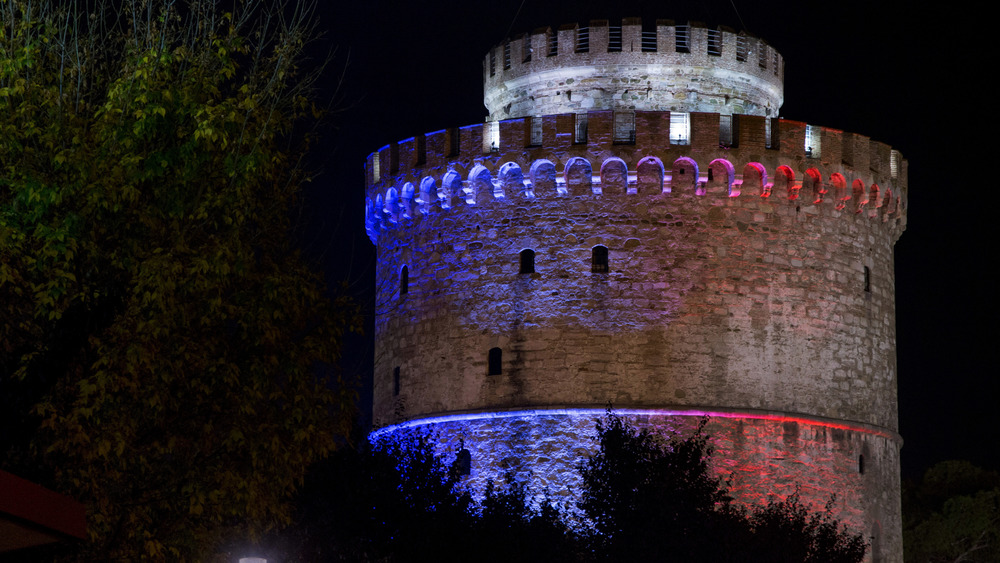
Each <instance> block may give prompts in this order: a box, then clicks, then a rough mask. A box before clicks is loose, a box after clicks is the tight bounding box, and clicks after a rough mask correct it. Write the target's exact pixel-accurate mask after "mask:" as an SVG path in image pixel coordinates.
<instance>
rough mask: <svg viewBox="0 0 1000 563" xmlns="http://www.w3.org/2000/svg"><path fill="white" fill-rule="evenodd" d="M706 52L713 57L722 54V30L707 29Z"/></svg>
mask: <svg viewBox="0 0 1000 563" xmlns="http://www.w3.org/2000/svg"><path fill="white" fill-rule="evenodd" d="M708 54H709V55H712V56H713V57H721V56H722V32H721V31H719V30H718V29H710V30H708Z"/></svg>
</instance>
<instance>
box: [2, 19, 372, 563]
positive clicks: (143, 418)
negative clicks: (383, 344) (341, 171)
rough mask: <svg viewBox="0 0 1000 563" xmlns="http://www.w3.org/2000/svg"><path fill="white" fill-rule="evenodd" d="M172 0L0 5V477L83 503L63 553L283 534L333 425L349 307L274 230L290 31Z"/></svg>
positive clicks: (351, 318) (294, 145)
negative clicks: (0, 402) (82, 520)
mask: <svg viewBox="0 0 1000 563" xmlns="http://www.w3.org/2000/svg"><path fill="white" fill-rule="evenodd" d="M172 5H173V3H172V2H156V1H151V2H141V3H140V2H122V3H120V4H116V3H110V4H103V3H102V4H99V5H98V6H99V7H100V8H103V11H98V12H95V13H93V14H90V13H85V12H84V11H83V9H84V8H85V7H87V6H91V7H92V4H90V3H83V2H79V3H77V2H69V3H65V2H64V3H54V2H46V1H41V2H25V1H21V0H3V1H2V2H0V318H2V321H3V322H2V323H0V376H2V380H0V385H3V386H4V387H3V388H2V389H0V391H2V392H5V393H11V392H13V393H14V394H15V395H17V396H18V398H17V399H11V398H7V399H5V400H6V401H8V403H9V405H8V406H12V407H16V409H15V410H18V411H19V413H18V415H17V418H16V421H15V422H16V424H18V425H20V429H21V430H25V431H26V432H27V434H28V435H30V436H31V437H32V442H31V448H30V449H29V448H27V447H26V446H25V445H24V444H19V443H17V442H16V440H14V441H8V443H5V444H3V446H4V447H5V449H6V451H5V452H4V454H5V458H6V459H5V462H4V463H5V464H6V465H7V466H8V467H11V468H14V469H15V470H16V469H18V468H21V469H24V468H28V467H32V466H38V464H41V467H42V468H43V471H42V472H40V473H39V474H38V475H37V476H38V477H39V478H42V479H45V480H46V481H48V480H49V478H50V479H51V484H52V485H53V486H55V487H56V488H58V489H59V490H62V491H65V492H67V493H69V494H72V495H73V496H75V497H76V498H78V499H79V500H81V501H82V502H84V503H86V504H87V507H88V531H89V534H90V540H89V542H87V544H86V546H85V548H84V550H83V553H82V554H81V555H80V557H81V558H93V559H97V560H110V559H127V560H132V559H138V558H141V557H150V558H157V559H159V558H169V559H172V560H182V559H202V558H204V557H205V556H206V554H208V553H211V550H212V549H214V546H215V545H217V544H218V542H219V541H221V539H222V538H224V537H227V536H230V535H234V534H237V535H238V534H256V533H260V532H262V531H264V530H267V529H269V528H271V527H273V526H276V525H281V524H284V523H287V521H288V519H289V504H288V502H287V499H288V498H289V496H290V495H291V493H292V492H293V491H294V490H295V487H296V483H297V482H299V481H300V480H301V478H302V476H303V474H304V471H305V468H306V467H307V466H308V465H309V464H310V463H311V462H313V461H314V460H316V459H319V458H322V457H323V456H325V455H327V454H328V453H329V452H330V451H331V450H332V449H333V448H334V445H335V439H336V437H337V436H338V435H342V434H343V433H344V432H346V430H347V427H346V424H347V420H348V419H347V417H346V416H345V414H348V413H349V412H350V411H351V409H352V408H353V400H354V394H353V391H352V388H351V386H349V385H346V384H345V382H343V381H339V377H338V376H337V375H336V372H335V371H333V368H331V367H329V366H333V365H335V364H336V361H337V360H338V358H339V355H340V342H341V339H342V336H343V335H344V332H345V331H348V330H353V329H355V328H356V327H357V326H358V317H357V311H356V309H355V308H354V306H353V305H352V303H351V302H350V300H348V299H346V298H343V297H337V298H334V299H332V300H331V299H330V298H328V297H326V296H325V290H324V287H323V284H322V280H321V279H320V278H319V277H318V275H317V274H315V273H314V272H313V271H311V270H310V269H309V268H308V267H307V265H306V264H304V263H303V261H302V260H301V259H300V257H299V255H298V253H297V252H296V251H295V250H294V249H293V248H292V246H291V244H290V240H289V236H288V234H289V229H290V228H291V227H292V225H291V224H290V220H289V210H290V208H291V207H292V206H293V205H295V204H296V197H297V194H298V191H299V186H300V185H301V183H302V182H303V181H305V180H306V177H305V175H304V174H303V172H302V171H301V170H300V169H299V167H298V162H299V161H300V159H301V156H302V154H303V152H304V151H305V150H306V148H307V146H308V136H307V135H303V134H302V131H301V129H302V124H304V123H307V122H308V121H309V120H311V119H313V117H314V115H313V110H312V106H311V105H310V102H309V99H308V94H309V91H308V85H309V84H310V83H311V79H310V77H309V76H307V75H305V74H304V73H303V72H302V71H301V70H300V69H299V67H298V66H297V65H298V62H299V60H300V59H301V55H302V49H303V47H304V46H305V45H306V42H307V41H308V39H309V38H310V34H311V30H310V28H309V27H308V25H306V23H305V22H307V21H309V19H308V18H309V14H308V12H301V11H292V10H290V9H284V8H283V7H281V6H278V7H277V8H275V9H274V10H271V11H268V10H266V9H265V7H263V6H260V5H257V4H256V3H255V2H247V3H240V2H238V3H236V6H235V10H234V11H233V12H226V13H223V12H222V11H221V10H218V9H217V6H216V3H215V2H214V1H205V2H190V3H188V4H185V5H183V6H181V7H180V11H179V12H178V11H172V10H171V8H170V7H171V6H172ZM283 10H284V11H283ZM320 366H327V367H325V368H321V367H320ZM317 374H321V375H319V376H317ZM29 408H30V409H31V413H32V416H33V418H32V417H29V416H26V415H25V414H24V413H25V411H26V409H29ZM22 472H23V471H22Z"/></svg>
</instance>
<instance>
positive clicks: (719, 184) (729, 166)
mask: <svg viewBox="0 0 1000 563" xmlns="http://www.w3.org/2000/svg"><path fill="white" fill-rule="evenodd" d="M735 181H736V168H734V167H733V163H732V162H729V161H728V160H726V159H724V158H717V159H715V160H713V161H712V162H709V163H708V184H706V186H705V190H706V192H707V193H709V194H712V195H714V194H718V195H727V196H729V197H736V196H738V195H740V190H739V188H738V187H734V186H733V182H735Z"/></svg>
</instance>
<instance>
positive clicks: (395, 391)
mask: <svg viewBox="0 0 1000 563" xmlns="http://www.w3.org/2000/svg"><path fill="white" fill-rule="evenodd" d="M392 396H393V397H398V396H399V366H396V367H394V368H392Z"/></svg>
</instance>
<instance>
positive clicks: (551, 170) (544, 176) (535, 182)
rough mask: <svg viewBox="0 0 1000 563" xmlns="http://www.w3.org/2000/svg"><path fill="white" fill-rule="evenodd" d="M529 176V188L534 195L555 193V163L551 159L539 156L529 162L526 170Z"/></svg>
mask: <svg viewBox="0 0 1000 563" xmlns="http://www.w3.org/2000/svg"><path fill="white" fill-rule="evenodd" d="M528 176H530V177H531V190H532V194H534V195H540V194H545V195H555V193H556V165H555V164H552V161H551V160H545V159H544V158H540V159H538V160H536V161H534V162H532V163H531V168H530V169H529V170H528Z"/></svg>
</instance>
